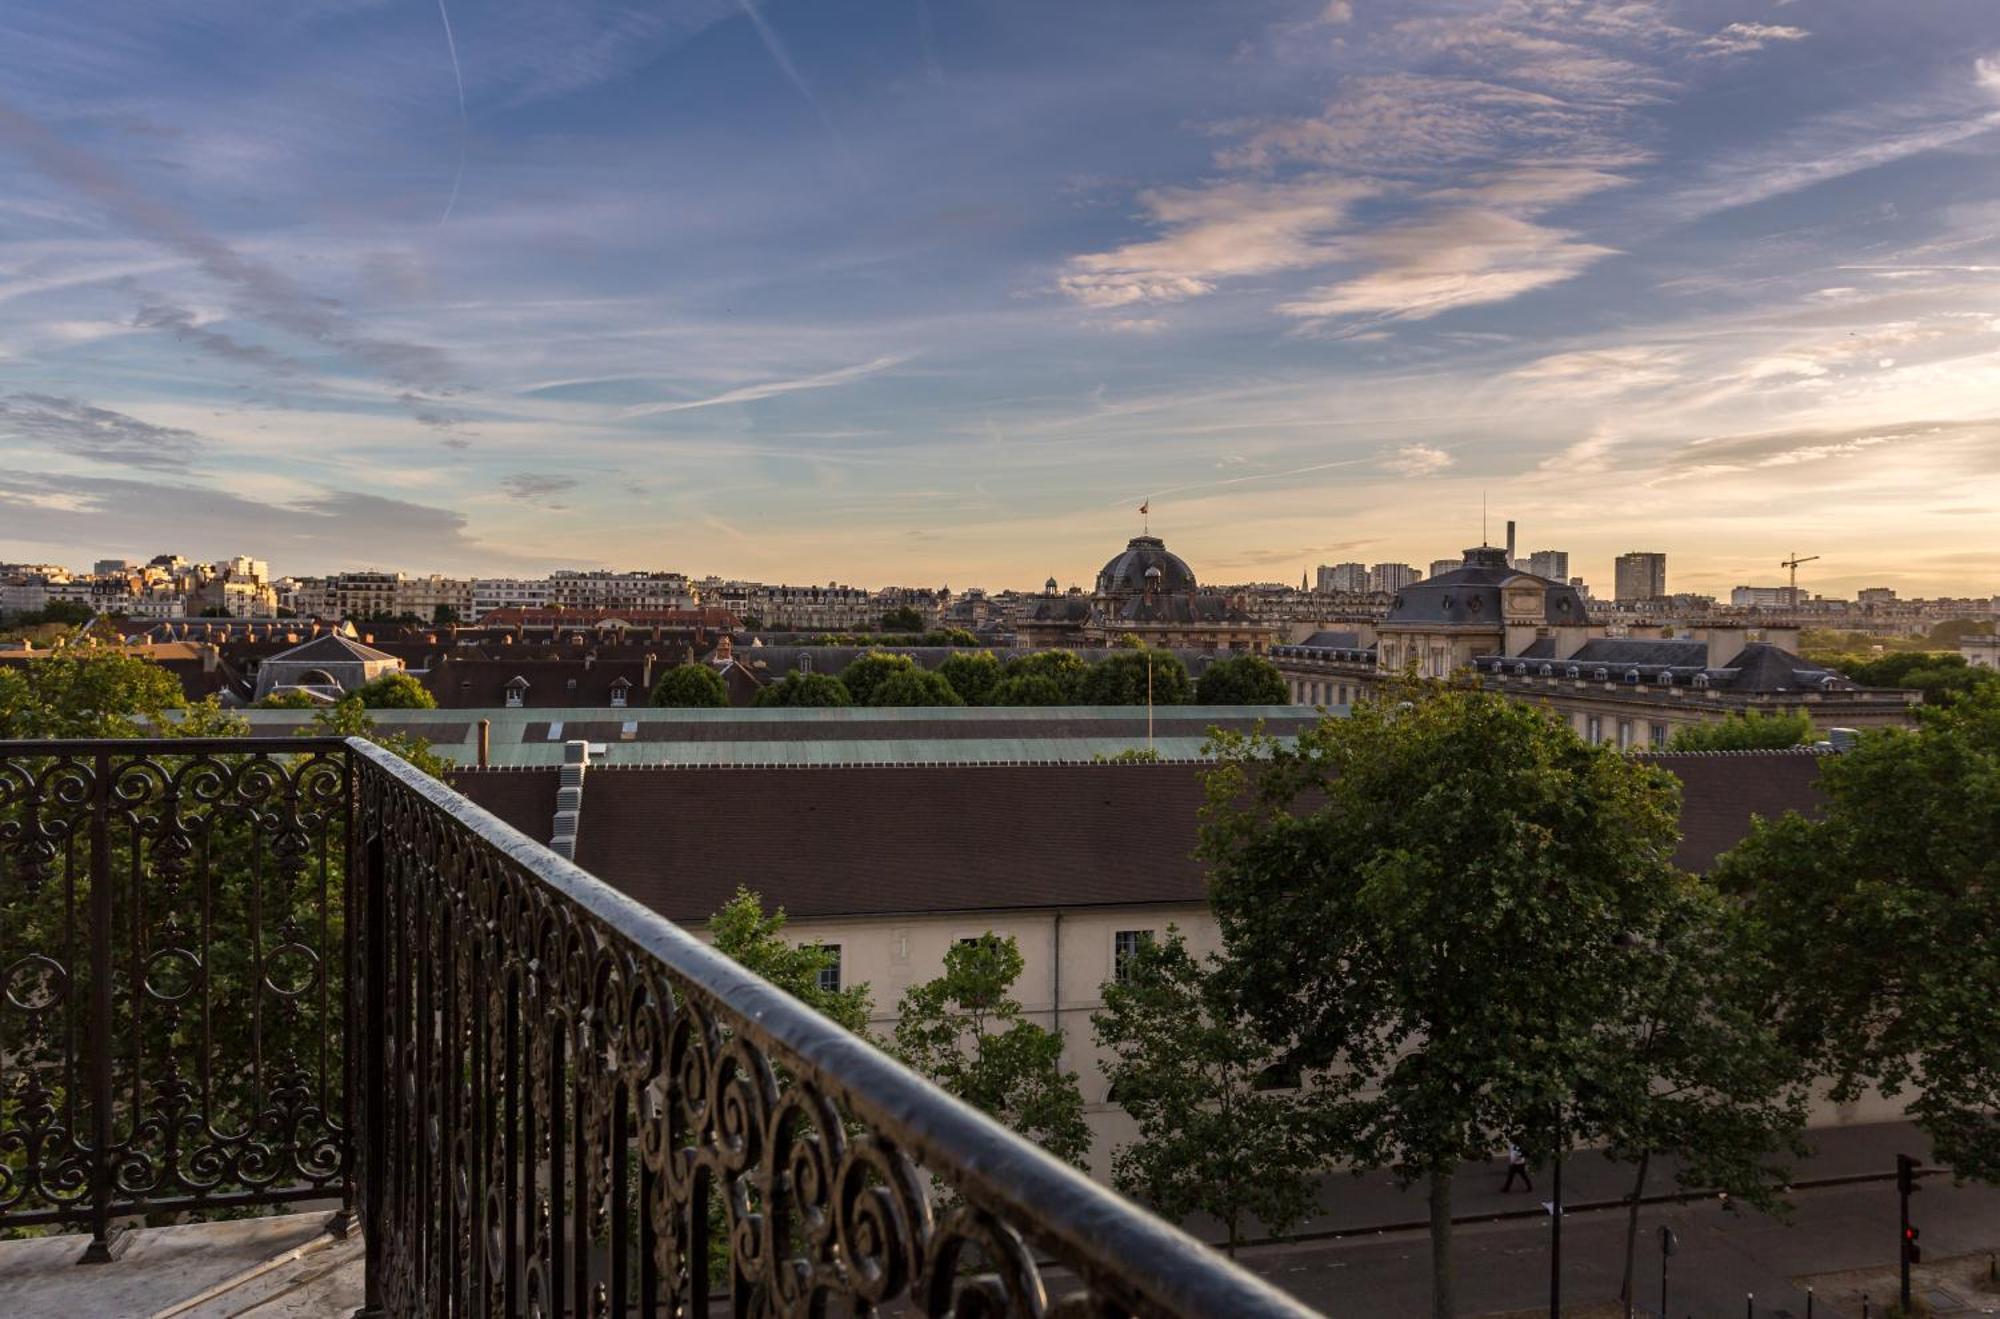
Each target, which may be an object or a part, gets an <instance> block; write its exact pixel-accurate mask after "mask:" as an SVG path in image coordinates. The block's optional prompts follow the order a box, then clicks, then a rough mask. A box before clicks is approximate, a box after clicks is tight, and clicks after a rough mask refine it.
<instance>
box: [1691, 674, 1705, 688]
mask: <svg viewBox="0 0 2000 1319" xmlns="http://www.w3.org/2000/svg"><path fill="white" fill-rule="evenodd" d="M1688 685H1689V686H1691V687H1706V686H1708V675H1707V674H1706V673H1697V674H1695V675H1694V679H1693V680H1692V681H1691V682H1690V683H1689V684H1688Z"/></svg>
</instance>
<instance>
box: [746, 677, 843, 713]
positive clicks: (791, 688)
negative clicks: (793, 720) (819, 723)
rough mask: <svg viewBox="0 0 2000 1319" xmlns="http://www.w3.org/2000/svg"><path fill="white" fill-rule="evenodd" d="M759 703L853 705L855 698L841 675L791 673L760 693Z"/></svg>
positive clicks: (777, 704)
mask: <svg viewBox="0 0 2000 1319" xmlns="http://www.w3.org/2000/svg"><path fill="white" fill-rule="evenodd" d="M757 704H758V705H760V706H764V707H766V708H769V707H772V706H808V705H811V706H831V705H852V704H854V698H853V697H852V696H849V695H848V694H847V687H846V685H845V684H843V683H842V682H841V681H840V679H838V678H834V677H829V676H828V675H827V674H824V673H788V674H786V675H785V676H784V677H783V678H782V679H780V680H779V681H777V682H774V683H772V684H771V685H770V686H768V687H766V688H765V689H764V690H763V691H761V692H758V693H757Z"/></svg>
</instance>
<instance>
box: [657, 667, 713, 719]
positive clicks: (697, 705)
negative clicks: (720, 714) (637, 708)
mask: <svg viewBox="0 0 2000 1319" xmlns="http://www.w3.org/2000/svg"><path fill="white" fill-rule="evenodd" d="M651 700H652V703H653V704H654V705H660V706H682V707H688V708H692V709H698V710H707V709H714V710H719V709H722V708H723V707H725V706H727V705H728V704H729V688H728V687H726V686H724V685H723V681H722V675H721V674H719V673H717V672H716V671H715V670H714V669H711V668H710V667H709V666H708V665H706V664H677V665H675V666H674V667H673V668H671V669H668V670H667V671H666V672H665V673H662V674H661V675H660V676H659V679H658V680H657V681H655V682H654V683H653V694H652V697H651Z"/></svg>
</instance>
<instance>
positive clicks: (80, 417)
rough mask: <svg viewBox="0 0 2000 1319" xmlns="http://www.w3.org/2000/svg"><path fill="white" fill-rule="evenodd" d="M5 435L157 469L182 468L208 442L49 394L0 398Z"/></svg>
mask: <svg viewBox="0 0 2000 1319" xmlns="http://www.w3.org/2000/svg"><path fill="white" fill-rule="evenodd" d="M9 436H11V437H13V438H15V439H21V440H26V441H28V442H29V443H31V444H37V445H41V446H44V447H46V448H49V449H52V450H54V451H55V452H57V453H61V454H66V455H68V456H70V457H74V458H87V459H89V460H91V461H92V462H100V463H109V464H113V465H117V466H124V467H146V468H153V469H156V470H159V471H180V470H182V469H185V468H186V467H187V466H188V464H190V463H192V462H193V461H194V460H195V459H197V458H199V457H200V456H201V455H202V454H203V453H204V452H205V451H206V450H207V448H208V442H207V441H206V440H204V439H203V438H202V437H201V436H199V435H197V434H195V433H194V432H193V431H191V430H182V429H181V428H179V427H176V426H156V425H153V424H152V423H150V422H145V421H141V420H139V419H138V418H137V417H132V416H128V415H126V414H125V413H123V412H114V411H112V410H111V409H110V408H100V407H96V406H94V405H92V404H89V403H83V402H80V401H79V400H77V399H73V398H64V397H61V396H59V395H54V394H10V395H7V396H6V397H5V398H0V438H5V437H9Z"/></svg>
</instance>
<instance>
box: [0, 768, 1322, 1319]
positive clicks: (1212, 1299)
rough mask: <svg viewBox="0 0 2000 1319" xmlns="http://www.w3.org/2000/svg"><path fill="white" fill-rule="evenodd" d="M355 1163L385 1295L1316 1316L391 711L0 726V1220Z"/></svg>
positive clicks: (262, 1190)
mask: <svg viewBox="0 0 2000 1319" xmlns="http://www.w3.org/2000/svg"><path fill="white" fill-rule="evenodd" d="M343 1042H348V1043H353V1044H355V1045H356V1047H351V1048H345V1049H343V1048H342V1045H343ZM336 1195H337V1196H340V1197H341V1198H342V1202H343V1204H345V1205H348V1206H351V1207H352V1208H353V1210H354V1211H355V1212H356V1213H358V1216H359V1219H360V1221H361V1223H362V1224H363V1225H364V1227H365V1228H366V1229H367V1238H366V1280H367V1283H366V1285H367V1306H366V1312H367V1313H373V1314H381V1315H385V1316H386V1315H394V1316H404V1315H412V1316H414V1315H470V1314H480V1315H488V1314H508V1315H527V1314H537V1315H556V1314H573V1315H577V1316H585V1315H590V1316H596V1315H626V1314H643V1315H658V1314H669V1313H671V1314H701V1313H706V1312H707V1311H708V1309H709V1308H710V1306H711V1305H712V1304H715V1303H720V1301H721V1299H722V1298H724V1297H726V1298H727V1300H728V1302H729V1308H730V1309H732V1310H733V1311H734V1312H736V1313H739V1314H817V1313H823V1312H824V1313H844V1312H854V1313H873V1312H875V1311H877V1310H878V1309H881V1310H887V1311H889V1312H893V1313H912V1312H914V1313H923V1314H931V1315H946V1314H957V1315H988V1314H992V1315H999V1314H1021V1315H1043V1314H1047V1315H1066V1316H1078V1317H1081V1316H1109V1315H1120V1314H1134V1315H1202V1316H1207V1315H1225V1314H1226V1315H1293V1316H1296V1315H1304V1314H1308V1313H1310V1311H1307V1310H1306V1309H1304V1308H1303V1307H1302V1306H1300V1305H1298V1304H1297V1303H1296V1302H1294V1301H1292V1300H1290V1299H1289V1298H1287V1297H1286V1296H1284V1295H1283V1294H1282V1293H1280V1292H1278V1291H1276V1290H1274V1289H1272V1288H1270V1287H1269V1286H1267V1285H1265V1284H1264V1283H1262V1282H1260V1281H1259V1280H1258V1279H1256V1278H1254V1277H1253V1276H1251V1275H1250V1274H1248V1273H1246V1272H1244V1271H1242V1270H1240V1269H1238V1268H1237V1267H1236V1266H1235V1265H1233V1264H1231V1263H1230V1262H1228V1261H1226V1260H1224V1259H1223V1258H1221V1257H1220V1256H1218V1255H1216V1254H1215V1253H1213V1252H1211V1251H1209V1250H1208V1249H1207V1248H1205V1247H1203V1246H1201V1245H1200V1244H1199V1243H1197V1242H1195V1241H1194V1240H1193V1239H1192V1238H1190V1237H1188V1236H1186V1235H1184V1234H1183V1233H1181V1232H1180V1231H1178V1230H1177V1229H1175V1228H1173V1227H1171V1226H1169V1225H1167V1224H1166V1223H1164V1222H1162V1221H1160V1220H1159V1219H1157V1218H1154V1217H1152V1216H1151V1215H1149V1214H1147V1213H1145V1212H1144V1211H1143V1210H1140V1209H1138V1208H1136V1207H1134V1206H1133V1205H1131V1204H1130V1203H1128V1202H1127V1201H1125V1200H1123V1199H1121V1198H1119V1197H1118V1196H1116V1195H1114V1194H1112V1193H1111V1192H1109V1191H1107V1190H1105V1189H1104V1188H1102V1187H1100V1186H1098V1185H1096V1184H1095V1183H1093V1182H1091V1181H1090V1180H1089V1179H1088V1178H1086V1177H1084V1176H1083V1175H1082V1174H1080V1173H1079V1172H1077V1171H1076V1170H1074V1169H1072V1168H1070V1167H1068V1166H1067V1165H1065V1164H1063V1163H1061V1162H1059V1161H1057V1160H1055V1159H1054V1158H1052V1157H1050V1156H1049V1155H1048V1154H1046V1153H1044V1152H1043V1151H1042V1150H1040V1149H1039V1148H1037V1147H1035V1146H1034V1145H1032V1144H1030V1143H1028V1142H1026V1141H1024V1140H1022V1139H1020V1138H1019V1137H1017V1136H1015V1135H1014V1134H1012V1133H1011V1132H1008V1131H1007V1130H1005V1129H1004V1128H1002V1127H1000V1126H998V1125H997V1124H995V1123H994V1122H993V1121H991V1120H990V1119H989V1118H987V1117H985V1116H984V1115H983V1114H980V1113H978V1112H976V1111H975V1110H973V1109H971V1108H969V1107H967V1106H966V1105H964V1104H962V1103H960V1102H959V1101H957V1100H955V1099H953V1098H951V1097H950V1096H948V1095H945V1094H944V1093H942V1092H941V1091H939V1090H937V1089H936V1088H935V1087H933V1086H931V1085H929V1084H928V1083H926V1082H924V1081H923V1080H921V1079H920V1078H918V1077H916V1076H915V1075H913V1074H912V1073H910V1072H909V1071H907V1070H905V1069H904V1068H903V1067H901V1066H900V1065H898V1064H896V1063H895V1062H893V1061H891V1060H890V1059H888V1058H887V1057H885V1056H884V1055H883V1054H881V1053H880V1052H878V1051H877V1050H876V1049H875V1048H874V1047H873V1046H871V1045H870V1044H868V1043H867V1042H866V1041H864V1040H862V1039H861V1038H859V1037H857V1036H855V1035H852V1034H850V1033H848V1032H847V1031H845V1030H843V1029H842V1028H840V1027H838V1026H836V1025H834V1024H833V1023H832V1022H829V1021H828V1020H826V1019H825V1018H823V1017H821V1016H819V1015H818V1014H816V1013H814V1012H813V1011H811V1010H810V1009H808V1008H806V1007H805V1006H804V1005H802V1004H801V1003H799V1002H798V1001H797V1000H795V999H793V998H792V997H790V996H789V995H787V994H785V993H783V992H782V991H780V990H778V989H776V988H775V987H774V986H772V985H770V984H769V983H767V982H765V981H763V980H761V979H759V978H758V977H756V976H755V975H753V974H751V973H750V972H748V971H745V970H744V969H743V968H742V967H740V966H738V965H737V964H736V963H734V962H732V961H730V960H729V959H728V958H726V957H724V956H722V955H720V954H718V953H716V952H714V951H713V950H712V949H710V948H709V947H708V946H707V945H705V944H703V943H702V942H700V941H699V940H697V939H695V938H694V937H693V936H691V935H689V934H687V933H686V932H685V931H683V930H681V929H679V928H678V927H676V926H674V925H672V924H671V923H669V922H667V921H666V920H664V919H662V918H661V917H659V916H658V915H656V914H654V913H653V912H651V911H649V910H647V909H645V908H643V907H641V906H639V905H638V904H637V903H635V902H633V901H631V900H630V899H628V898H626V897H624V896H622V895H620V894H618V893H617V892H615V891H613V890H612V889H610V888H608V887H607V886H605V885H604V884H603V883H601V882H599V881H598V880H596V879H594V878H592V877H591V876H590V875H588V874H586V873H585V872H583V871H582V870H579V869H578V868H577V867H576V866H574V865H571V864H570V863H568V862H566V861H564V860H562V859H561V858H559V857H557V856H555V855H554V854H553V853H551V852H550V851H548V849H546V848H544V847H543V846H541V845H540V844H538V843H536V842H534V841H533V840H531V839H529V838H527V837H526V836H524V835H522V834H520V833H518V832H517V831H515V830H513V829H512V828H510V827H509V826H507V825H505V824H503V823H502V822H501V821H499V820H498V819H496V818H494V817H493V816H491V815H489V814H488V813H487V812H485V811H483V810H481V809H480V808H478V807H477V806H475V805H473V804H472V803H470V802H468V801H466V800H465V799H464V798H463V797H460V796H459V795H458V794H457V793H455V792H453V791H452V790H451V789H450V788H449V787H448V786H446V785H445V784H443V783H440V782H437V781H435V780H433V779H430V778H428V777H426V776H424V775H423V774H421V773H419V772H417V771H416V770H414V769H412V768H411V767H410V766H409V765H408V764H407V763H406V762H404V761H402V760H401V759H399V758H397V757H395V756H393V755H391V754H389V753H387V752H385V751H383V750H381V749H380V748H378V747H375V746H374V745H372V744H370V743H367V742H363V741H359V740H354V741H348V742H339V741H334V740H317V741H315V740H309V739H308V740H302V741H297V742H283V743H281V742H275V741H273V740H271V739H262V738H260V739H253V740H244V741H235V742H225V741H208V740H201V741H197V740H193V739H185V740H165V741H152V742H109V743H20V742H15V743H0V1229H4V1228H7V1227H12V1226H17V1225H27V1224H33V1223H63V1224H69V1225H74V1226H86V1227H88V1228H89V1229H90V1230H91V1231H92V1233H93V1244H92V1247H91V1251H92V1253H93V1255H95V1256H97V1257H104V1256H108V1255H110V1254H113V1253H115V1249H116V1237H115V1235H114V1233H113V1231H112V1224H113V1222H114V1220H116V1219H119V1218H122V1217H127V1216H131V1215H134V1214H144V1213H150V1212H175V1211H187V1210H197V1211H198V1210H202V1209H206V1208H211V1207H217V1208H219V1207H222V1206H225V1205H242V1204H254V1203H269V1202H278V1201H294V1202H295V1201H297V1200H300V1199H304V1198H311V1197H314V1196H317V1197H320V1198H327V1199H330V1198H331V1197H333V1196H336ZM1051 1291H1055V1292H1057V1293H1060V1294H1059V1296H1057V1297H1055V1298H1053V1299H1052V1297H1051Z"/></svg>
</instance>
